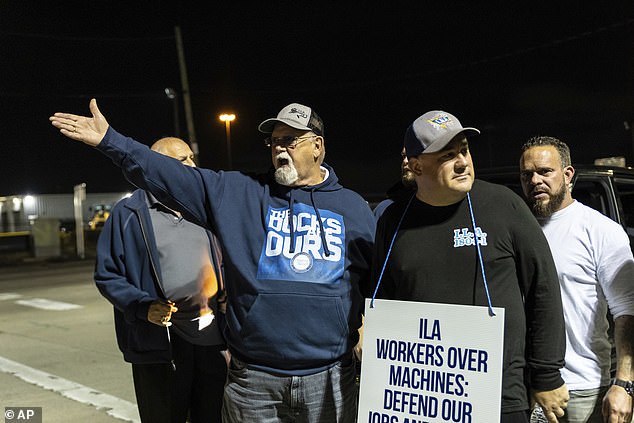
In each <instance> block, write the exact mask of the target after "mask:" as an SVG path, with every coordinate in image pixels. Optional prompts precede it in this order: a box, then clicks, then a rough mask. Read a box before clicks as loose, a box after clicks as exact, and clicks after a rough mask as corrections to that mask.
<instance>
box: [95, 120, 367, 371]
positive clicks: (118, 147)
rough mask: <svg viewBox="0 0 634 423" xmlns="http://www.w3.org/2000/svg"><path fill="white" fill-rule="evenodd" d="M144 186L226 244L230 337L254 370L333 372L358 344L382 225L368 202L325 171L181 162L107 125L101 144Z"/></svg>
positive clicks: (130, 177) (236, 352) (231, 344)
mask: <svg viewBox="0 0 634 423" xmlns="http://www.w3.org/2000/svg"><path fill="white" fill-rule="evenodd" d="M97 148H98V149H99V150H100V151H101V152H102V153H104V154H106V155H107V156H108V157H110V158H111V159H112V160H113V162H114V163H115V164H116V165H118V166H119V167H121V168H122V169H123V171H124V174H125V176H126V177H127V178H128V180H130V181H131V182H132V183H134V184H135V185H137V186H138V187H140V188H142V189H145V190H148V191H150V192H151V193H152V194H153V195H154V196H155V197H156V198H157V199H158V200H159V201H161V203H163V204H165V205H166V206H168V207H170V208H172V209H174V210H178V211H180V212H181V213H183V216H184V217H185V218H186V219H188V220H190V221H192V222H195V223H197V224H200V225H202V226H205V227H207V228H210V229H211V230H212V231H213V232H214V233H215V234H217V236H218V238H219V239H220V242H221V244H222V247H223V257H224V270H225V280H226V287H227V295H228V298H229V303H228V307H227V315H226V318H227V329H226V330H225V338H226V340H227V344H228V346H229V349H230V350H231V352H232V354H233V355H235V356H236V357H237V358H238V359H240V360H242V361H244V362H246V363H247V364H248V365H249V366H250V367H253V368H258V369H261V370H265V371H270V372H273V373H276V374H291V375H305V374H312V373H316V372H319V371H322V370H324V369H327V368H329V367H331V366H333V365H334V364H335V363H336V362H337V361H338V360H341V359H342V358H344V357H347V356H349V354H350V353H351V351H352V348H353V347H354V345H355V344H356V343H357V342H358V332H357V329H358V328H359V326H360V324H361V307H362V297H361V293H360V289H359V286H360V285H363V286H365V285H367V284H368V283H369V277H370V274H369V271H370V260H371V255H372V243H373V238H374V230H375V222H374V217H373V215H372V211H371V210H370V207H369V206H368V204H367V202H366V201H365V200H363V198H361V197H360V196H359V195H358V194H356V193H354V192H353V191H350V190H348V189H345V188H343V187H342V186H341V185H340V184H339V182H338V179H337V176H336V175H335V172H334V170H333V169H332V168H331V167H329V166H328V165H326V164H324V165H323V167H324V168H325V170H327V172H328V177H327V178H326V180H325V181H323V182H322V183H320V184H318V185H315V186H307V187H301V188H289V187H284V186H281V185H279V184H277V183H276V182H275V181H274V179H272V174H270V173H269V174H264V175H255V176H252V175H246V174H243V173H240V172H223V171H219V172H214V171H212V170H209V169H201V168H191V167H187V166H183V165H182V164H181V163H180V162H179V161H178V160H174V159H172V158H169V157H166V156H163V155H160V154H158V153H155V152H153V151H151V150H150V149H149V148H148V147H147V146H145V145H143V144H140V143H137V142H135V141H134V140H132V139H131V138H126V137H124V136H122V135H121V134H119V133H117V132H116V131H115V130H114V129H112V128H109V129H108V132H107V133H106V135H105V137H104V139H103V140H102V141H101V143H100V144H99V146H98V147H97Z"/></svg>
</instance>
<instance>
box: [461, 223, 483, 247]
mask: <svg viewBox="0 0 634 423" xmlns="http://www.w3.org/2000/svg"><path fill="white" fill-rule="evenodd" d="M475 233H476V236H477V238H478V244H480V245H487V233H486V232H482V228H480V227H479V226H478V227H476V230H475ZM474 239H475V237H474V236H473V232H471V231H470V230H469V228H461V229H454V230H453V246H454V248H458V247H467V246H469V245H475V243H474V241H473V240H474Z"/></svg>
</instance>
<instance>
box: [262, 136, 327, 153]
mask: <svg viewBox="0 0 634 423" xmlns="http://www.w3.org/2000/svg"><path fill="white" fill-rule="evenodd" d="M318 136H319V135H302V136H301V137H292V136H286V137H267V138H265V139H264V145H266V146H267V147H283V148H290V149H291V150H292V149H294V148H295V147H297V146H298V145H299V144H300V143H302V142H304V141H306V140H307V139H310V138H317V137H318Z"/></svg>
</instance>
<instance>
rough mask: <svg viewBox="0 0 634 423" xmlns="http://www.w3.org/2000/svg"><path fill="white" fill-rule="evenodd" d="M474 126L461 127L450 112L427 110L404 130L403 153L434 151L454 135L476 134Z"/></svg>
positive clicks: (411, 155) (416, 154)
mask: <svg viewBox="0 0 634 423" xmlns="http://www.w3.org/2000/svg"><path fill="white" fill-rule="evenodd" d="M479 133H480V131H479V130H478V129H476V128H471V127H467V128H463V127H462V125H461V124H460V121H459V120H458V119H457V118H456V117H455V116H454V115H452V114H451V113H447V112H443V111H442V110H432V111H431V112H427V113H425V114H424V115H422V116H421V117H419V118H418V119H416V120H415V121H414V123H412V124H411V125H410V126H409V128H407V130H406V131H405V139H404V142H403V144H404V145H405V153H406V154H407V157H415V156H418V155H419V154H424V153H435V152H437V151H440V150H442V149H443V148H445V146H446V145H447V144H449V142H450V141H451V140H452V139H454V137H455V136H456V135H459V134H464V135H465V136H469V135H478V134H479Z"/></svg>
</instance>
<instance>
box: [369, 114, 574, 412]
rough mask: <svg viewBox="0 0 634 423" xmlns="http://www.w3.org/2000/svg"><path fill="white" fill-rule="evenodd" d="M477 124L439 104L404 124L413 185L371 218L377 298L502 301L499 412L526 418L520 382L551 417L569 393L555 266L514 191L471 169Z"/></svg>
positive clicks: (483, 303) (526, 406)
mask: <svg viewBox="0 0 634 423" xmlns="http://www.w3.org/2000/svg"><path fill="white" fill-rule="evenodd" d="M479 133H480V131H478V130H477V129H475V128H470V127H466V128H465V127H462V125H461V124H460V122H459V121H458V119H457V118H456V117H455V116H453V115H451V114H449V113H447V112H444V111H439V110H435V111H430V112H427V113H425V114H424V115H422V116H420V117H419V118H418V119H416V120H415V121H414V123H413V124H412V125H410V126H409V128H407V131H406V133H405V140H404V145H405V150H406V154H407V158H408V160H409V162H408V166H409V169H410V171H411V172H413V173H414V175H415V180H416V195H415V196H410V197H409V198H406V199H403V200H401V201H398V202H395V203H394V204H392V205H391V206H389V207H388V208H387V209H386V210H385V212H384V214H383V216H382V217H381V218H380V219H379V221H378V223H377V233H376V240H375V255H374V261H373V266H372V267H373V269H372V270H373V279H372V280H373V281H376V282H377V283H378V284H380V285H379V290H378V295H377V296H378V297H380V298H387V299H393V300H406V301H423V302H433V303H445V304H464V305H475V306H488V307H503V308H504V309H505V322H504V359H503V363H504V364H503V369H502V371H503V376H502V409H501V422H502V423H516V422H517V423H525V422H528V409H529V401H528V396H527V392H526V386H530V388H531V389H532V392H533V395H534V398H535V399H536V400H537V401H538V402H539V403H540V404H541V405H542V407H544V410H546V413H547V417H548V418H549V421H550V422H556V421H557V416H561V415H563V408H564V407H565V405H566V401H567V398H568V393H567V390H566V387H565V385H564V383H563V380H562V378H561V376H560V373H559V369H560V368H561V367H562V366H563V364H564V349H565V334H564V322H563V314H562V309H561V296H560V292H559V286H558V282H557V272H556V270H555V266H554V263H553V259H552V256H551V254H550V250H549V248H548V243H547V242H546V239H545V238H544V237H543V236H542V235H541V234H540V233H539V230H538V229H539V225H538V224H537V222H536V221H535V219H534V218H533V216H532V215H531V212H530V210H529V209H528V207H527V206H526V205H525V204H524V202H523V201H522V199H521V198H519V197H518V196H517V195H515V194H513V193H512V192H511V191H510V190H509V189H507V188H505V187H502V186H499V185H494V184H490V183H487V182H484V181H480V180H475V179H474V178H475V177H474V169H473V162H472V159H471V154H470V152H469V143H468V141H467V136H472V135H477V134H479ZM397 234H398V236H397ZM384 264H385V269H384V271H382V269H383V266H384ZM465 329H466V330H468V328H465ZM525 378H526V379H525Z"/></svg>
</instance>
